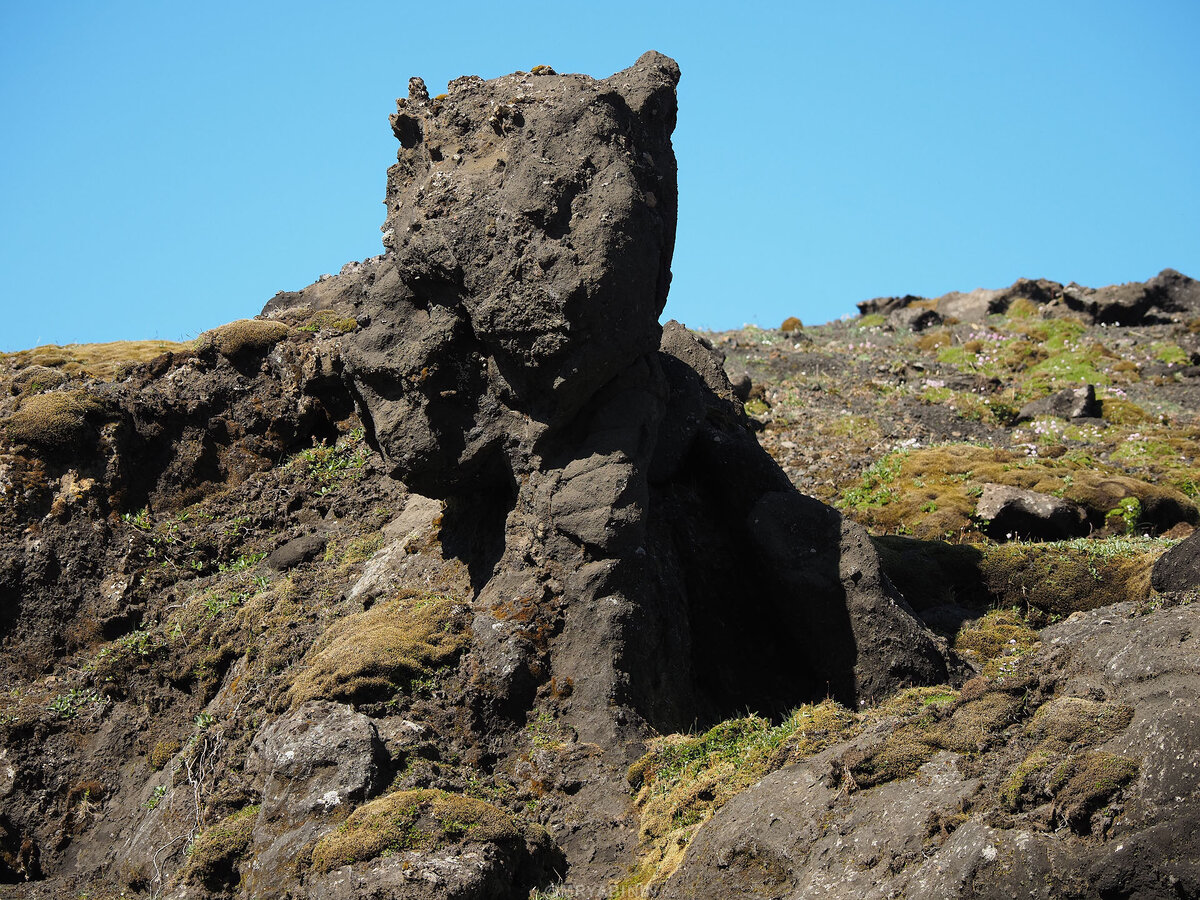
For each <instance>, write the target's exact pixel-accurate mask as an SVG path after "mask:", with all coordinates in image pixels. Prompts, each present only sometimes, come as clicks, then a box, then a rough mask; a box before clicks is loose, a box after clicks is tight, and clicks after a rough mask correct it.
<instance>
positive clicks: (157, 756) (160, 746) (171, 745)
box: [146, 741, 180, 772]
mask: <svg viewBox="0 0 1200 900" xmlns="http://www.w3.org/2000/svg"><path fill="white" fill-rule="evenodd" d="M179 747H180V744H179V741H159V742H158V743H157V744H155V745H154V749H152V750H151V751H150V755H149V756H148V757H146V763H147V764H148V765H149V766H150V768H151V769H153V770H154V771H155V772H158V771H159V770H161V769H162V767H163V766H165V765H166V764H167V763H169V762H170V761H171V760H172V759H173V758H174V756H175V754H176V753H178V752H179Z"/></svg>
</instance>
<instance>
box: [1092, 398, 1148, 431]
mask: <svg viewBox="0 0 1200 900" xmlns="http://www.w3.org/2000/svg"><path fill="white" fill-rule="evenodd" d="M1100 417H1101V418H1102V419H1104V421H1106V422H1111V423H1112V424H1114V425H1141V424H1142V423H1144V422H1149V421H1152V418H1151V416H1150V414H1149V413H1147V412H1146V411H1145V410H1144V409H1142V408H1141V407H1140V406H1138V405H1137V404H1136V403H1133V402H1132V401H1130V400H1125V399H1122V398H1120V397H1105V398H1104V399H1103V400H1101V401H1100Z"/></svg>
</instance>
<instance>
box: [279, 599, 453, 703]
mask: <svg viewBox="0 0 1200 900" xmlns="http://www.w3.org/2000/svg"><path fill="white" fill-rule="evenodd" d="M467 625H468V621H467V607H466V606H465V605H464V604H463V603H462V602H461V601H459V600H456V599H455V598H453V597H447V596H444V595H441V594H419V595H414V596H405V597H400V598H397V599H394V600H390V601H385V602H382V603H379V604H376V605H375V606H373V607H371V608H370V609H369V610H366V611H365V612H361V613H357V614H355V615H350V616H346V617H345V618H344V619H339V620H338V621H336V622H334V624H332V625H331V626H330V627H329V629H328V630H327V631H326V632H325V634H324V635H322V637H321V638H320V640H318V641H317V643H316V644H314V645H313V648H312V650H310V651H309V653H308V656H307V657H306V662H307V666H306V667H305V668H304V669H303V670H302V671H301V672H300V674H299V675H297V676H296V679H295V682H294V683H293V684H292V687H291V690H290V692H289V697H290V698H291V701H292V703H293V704H299V703H303V702H304V701H305V700H311V699H314V698H321V699H326V700H342V701H350V702H357V703H362V702H368V701H372V700H386V699H388V698H389V697H391V696H392V695H393V694H394V693H395V692H396V691H398V690H403V689H407V688H409V687H410V686H411V684H412V683H413V682H414V681H415V680H417V679H421V678H426V677H429V676H431V675H433V674H434V673H435V672H436V671H437V670H438V669H440V668H443V667H445V666H449V665H450V664H452V663H453V662H454V661H455V660H457V659H458V656H459V654H460V653H462V651H463V650H464V649H466V647H467V644H468V643H469V640H470V639H469V636H468V631H467Z"/></svg>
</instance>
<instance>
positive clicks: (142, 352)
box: [0, 341, 191, 381]
mask: <svg viewBox="0 0 1200 900" xmlns="http://www.w3.org/2000/svg"><path fill="white" fill-rule="evenodd" d="M190 346H191V345H190V344H179V343H176V342H174V341H110V342H108V343H104V344H65V345H63V346H58V345H55V344H47V345H45V346H43V347H35V348H33V349H32V350H18V351H16V352H15V353H0V365H2V364H4V363H7V364H9V365H11V366H12V367H13V368H16V369H23V368H25V367H27V366H46V367H48V368H52V369H57V370H58V371H60V372H62V373H63V374H65V375H69V376H72V377H83V378H95V379H97V380H99V381H108V380H111V379H112V378H114V377H116V376H117V375H119V374H120V373H121V371H122V370H123V369H125V368H127V367H129V366H131V365H136V364H137V363H144V362H149V361H150V360H152V359H154V358H155V357H156V356H161V355H162V354H164V353H178V352H183V351H185V350H187V349H189V348H190Z"/></svg>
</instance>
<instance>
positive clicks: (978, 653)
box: [953, 609, 1038, 672]
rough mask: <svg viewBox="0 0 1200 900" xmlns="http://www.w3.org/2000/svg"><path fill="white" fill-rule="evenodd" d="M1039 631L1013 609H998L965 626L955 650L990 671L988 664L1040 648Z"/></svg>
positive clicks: (955, 644) (960, 631)
mask: <svg viewBox="0 0 1200 900" xmlns="http://www.w3.org/2000/svg"><path fill="white" fill-rule="evenodd" d="M1037 643H1038V636H1037V632H1036V631H1034V630H1033V629H1032V628H1030V627H1029V623H1028V622H1026V621H1025V619H1024V618H1023V617H1022V616H1021V615H1020V614H1019V613H1017V612H1015V611H1013V610H1011V609H996V610H992V611H991V612H989V613H986V614H985V615H984V616H982V617H981V618H979V619H977V620H975V621H974V622H971V623H970V624H967V625H964V626H963V627H962V628H961V629H960V630H959V632H958V634H957V635H955V638H954V642H953V647H954V650H955V651H956V652H958V653H961V654H964V655H966V656H968V657H969V658H971V659H973V660H974V661H975V662H976V663H977V664H979V665H981V666H983V668H984V671H985V672H986V671H988V663H992V662H994V661H996V660H1001V659H1006V658H1009V657H1013V656H1021V655H1024V654H1025V653H1028V652H1029V651H1030V650H1032V649H1033V648H1034V647H1036V646H1037Z"/></svg>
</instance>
